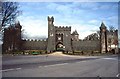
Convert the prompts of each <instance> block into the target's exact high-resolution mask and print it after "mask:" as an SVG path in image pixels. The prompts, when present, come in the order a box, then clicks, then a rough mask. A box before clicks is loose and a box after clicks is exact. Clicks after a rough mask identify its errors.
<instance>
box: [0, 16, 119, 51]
mask: <svg viewBox="0 0 120 79" xmlns="http://www.w3.org/2000/svg"><path fill="white" fill-rule="evenodd" d="M47 21H48V38H47V39H46V40H29V39H28V40H25V39H24V40H23V39H21V28H22V26H21V25H20V23H19V22H18V23H16V24H15V26H14V27H9V28H7V29H5V30H4V38H3V45H2V46H3V47H2V48H3V52H8V51H14V50H22V51H24V50H46V51H47V52H53V51H61V50H62V51H66V52H74V51H85V52H86V51H99V52H101V53H106V52H107V51H109V50H111V49H113V47H112V45H115V46H116V48H117V46H118V31H117V30H115V31H109V30H107V27H106V26H105V24H104V23H103V22H102V23H101V26H100V34H99V38H97V39H94V36H95V35H92V37H91V38H89V39H86V40H80V39H79V34H78V32H77V31H76V30H75V31H74V32H73V33H71V26H55V25H54V17H53V16H52V17H49V16H48V18H47ZM13 32H16V33H13ZM11 38H12V39H11ZM114 49H115V47H114Z"/></svg>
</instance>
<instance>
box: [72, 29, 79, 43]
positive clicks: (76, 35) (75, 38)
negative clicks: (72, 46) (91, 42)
mask: <svg viewBox="0 0 120 79" xmlns="http://www.w3.org/2000/svg"><path fill="white" fill-rule="evenodd" d="M71 36H72V40H73V41H79V34H78V32H77V31H76V30H75V31H73V33H72V34H71Z"/></svg>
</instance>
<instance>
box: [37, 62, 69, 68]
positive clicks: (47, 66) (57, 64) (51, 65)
mask: <svg viewBox="0 0 120 79" xmlns="http://www.w3.org/2000/svg"><path fill="white" fill-rule="evenodd" d="M65 64H68V63H62V64H54V65H47V66H44V67H50V66H60V65H65ZM39 67H40V66H39Z"/></svg>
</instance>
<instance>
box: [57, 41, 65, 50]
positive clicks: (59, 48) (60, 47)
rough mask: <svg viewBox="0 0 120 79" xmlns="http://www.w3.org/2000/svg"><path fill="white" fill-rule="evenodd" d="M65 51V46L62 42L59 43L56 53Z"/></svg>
mask: <svg viewBox="0 0 120 79" xmlns="http://www.w3.org/2000/svg"><path fill="white" fill-rule="evenodd" d="M63 50H64V45H63V43H62V42H58V43H57V44H56V51H63Z"/></svg>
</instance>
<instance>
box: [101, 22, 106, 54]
mask: <svg viewBox="0 0 120 79" xmlns="http://www.w3.org/2000/svg"><path fill="white" fill-rule="evenodd" d="M100 45H101V46H100V50H101V53H107V28H106V26H105V24H104V23H103V22H102V23H101V26H100Z"/></svg>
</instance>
